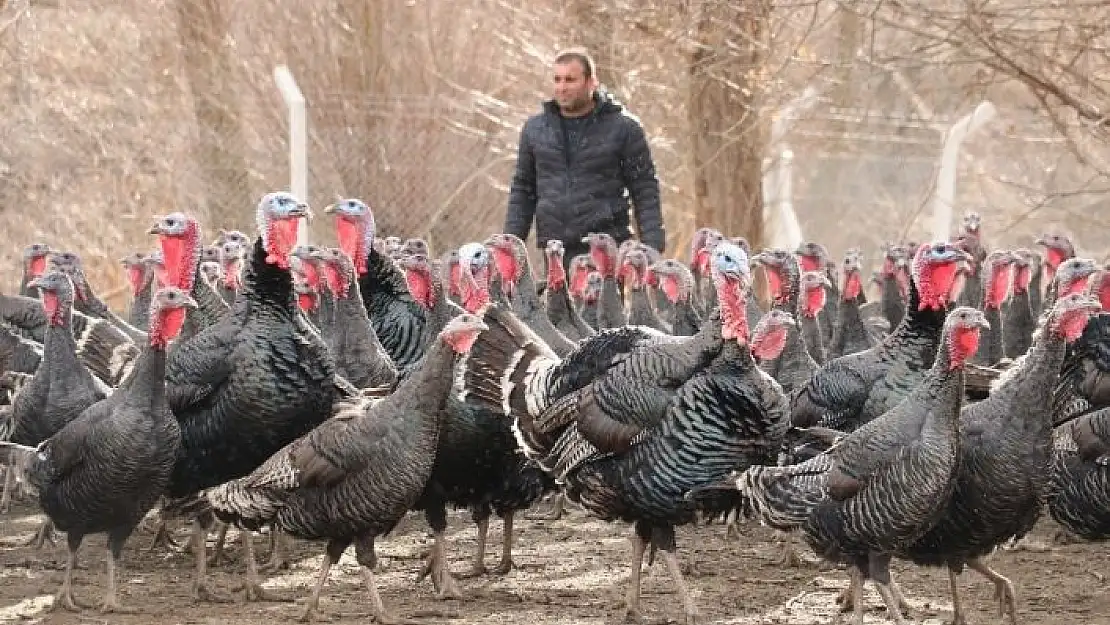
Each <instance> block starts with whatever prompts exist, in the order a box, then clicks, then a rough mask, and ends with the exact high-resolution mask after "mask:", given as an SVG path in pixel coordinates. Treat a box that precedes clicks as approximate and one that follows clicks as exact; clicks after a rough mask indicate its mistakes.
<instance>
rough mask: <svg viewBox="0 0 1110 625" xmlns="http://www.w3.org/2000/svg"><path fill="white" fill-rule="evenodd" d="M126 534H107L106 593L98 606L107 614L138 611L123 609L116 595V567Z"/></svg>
mask: <svg viewBox="0 0 1110 625" xmlns="http://www.w3.org/2000/svg"><path fill="white" fill-rule="evenodd" d="M130 533H131V532H130V530H129V531H127V532H126V533H123V532H120V533H109V534H108V591H107V592H106V593H105V595H104V601H103V602H102V603H101V604H100V611H101V612H103V613H105V614H108V613H110V612H111V613H115V614H136V613H137V612H138V610H136V609H135V608H132V607H126V608H125V607H123V606H121V605H120V603H119V594H118V593H117V587H116V578H117V577H119V574H118V571H117V569H118V567H119V558H120V553H121V552H122V551H123V543H124V541H126V540H127V535H129V534H130Z"/></svg>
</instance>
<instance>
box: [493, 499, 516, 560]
mask: <svg viewBox="0 0 1110 625" xmlns="http://www.w3.org/2000/svg"><path fill="white" fill-rule="evenodd" d="M502 522H503V525H502V527H503V528H504V535H503V536H502V537H501V563H500V564H498V565H497V568H496V569H494V570H493V572H494V573H497V574H498V575H508V573H509V571H511V570H513V568H514V567H515V566H516V564H514V563H513V511H512V510H510V511H508V512H507V513H505V518H504V519H502Z"/></svg>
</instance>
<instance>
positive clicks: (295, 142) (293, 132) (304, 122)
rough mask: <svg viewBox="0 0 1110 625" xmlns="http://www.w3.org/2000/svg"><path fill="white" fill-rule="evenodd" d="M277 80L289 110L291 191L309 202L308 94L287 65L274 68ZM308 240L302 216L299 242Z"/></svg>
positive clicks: (298, 233)
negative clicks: (306, 99) (306, 96)
mask: <svg viewBox="0 0 1110 625" xmlns="http://www.w3.org/2000/svg"><path fill="white" fill-rule="evenodd" d="M274 82H276V83H277V88H278V91H280V92H281V99H282V100H285V106H286V107H287V108H288V109H289V191H290V192H291V193H292V194H293V195H295V196H297V197H298V198H300V200H301V201H302V202H307V201H308V114H307V111H306V108H307V107H306V106H305V99H304V94H303V93H301V88H300V87H298V86H297V81H296V80H294V79H293V73H292V72H290V71H289V68H288V67H286V66H285V65H278V66H277V67H275V68H274ZM307 241H308V222H307V221H306V220H303V219H302V220H301V227H300V228H298V229H297V245H304V244H305V243H306V242H307Z"/></svg>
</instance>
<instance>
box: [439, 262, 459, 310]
mask: <svg viewBox="0 0 1110 625" xmlns="http://www.w3.org/2000/svg"><path fill="white" fill-rule="evenodd" d="M439 263H440V270H441V271H442V272H443V273H442V274H441V275H440V276H439V281H440V283H441V284H443V288H445V289H447V295H448V296H450V297H453V298H455V299H456V300H458V299H459V296H460V293H459V271H460V270H461V268H460V267H459V250H457V249H454V250H447V253H445V254H444V255H443V256H442V257H441V258H440V259H439Z"/></svg>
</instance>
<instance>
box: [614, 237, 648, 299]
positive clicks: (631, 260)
mask: <svg viewBox="0 0 1110 625" xmlns="http://www.w3.org/2000/svg"><path fill="white" fill-rule="evenodd" d="M647 268H648V257H647V254H645V253H644V252H643V250H640V249H638V248H635V247H633V248H631V249H629V250H628V251H626V252H625V253H624V257H623V258H621V267H620V273H621V276H622V277H623V279H624V284H625V285H626V286H628V287H629V288H630V289H633V290H637V291H638V290H640V289H643V288H644V286H645V285H646V284H647V275H646V274H647Z"/></svg>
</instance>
